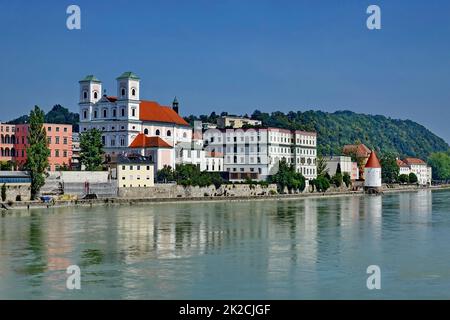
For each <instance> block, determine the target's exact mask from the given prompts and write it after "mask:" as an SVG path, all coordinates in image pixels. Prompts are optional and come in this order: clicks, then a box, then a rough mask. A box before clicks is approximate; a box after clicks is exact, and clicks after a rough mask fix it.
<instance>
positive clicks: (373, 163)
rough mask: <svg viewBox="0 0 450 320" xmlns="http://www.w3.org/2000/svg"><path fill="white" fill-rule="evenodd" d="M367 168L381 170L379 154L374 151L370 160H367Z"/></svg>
mask: <svg viewBox="0 0 450 320" xmlns="http://www.w3.org/2000/svg"><path fill="white" fill-rule="evenodd" d="M366 168H381V165H380V161H378V157H377V154H376V153H375V151H372V153H371V154H370V157H369V160H367V163H366Z"/></svg>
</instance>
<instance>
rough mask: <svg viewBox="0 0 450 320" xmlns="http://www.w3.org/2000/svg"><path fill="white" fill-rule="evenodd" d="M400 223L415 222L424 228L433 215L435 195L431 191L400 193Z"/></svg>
mask: <svg viewBox="0 0 450 320" xmlns="http://www.w3.org/2000/svg"><path fill="white" fill-rule="evenodd" d="M398 197H399V200H398V201H399V209H400V210H399V211H400V222H415V223H419V224H420V225H422V226H424V224H425V223H427V222H428V221H429V219H430V217H431V215H432V210H433V204H432V201H433V193H432V191H431V190H419V191H417V192H402V193H399V195H398Z"/></svg>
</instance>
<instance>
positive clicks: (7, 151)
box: [5, 148, 9, 157]
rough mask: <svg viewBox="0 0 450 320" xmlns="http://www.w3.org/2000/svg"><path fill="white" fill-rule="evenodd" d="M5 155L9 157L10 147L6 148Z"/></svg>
mask: <svg viewBox="0 0 450 320" xmlns="http://www.w3.org/2000/svg"><path fill="white" fill-rule="evenodd" d="M5 157H9V149H8V148H6V149H5Z"/></svg>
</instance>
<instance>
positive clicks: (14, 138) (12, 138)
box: [11, 135, 16, 144]
mask: <svg viewBox="0 0 450 320" xmlns="http://www.w3.org/2000/svg"><path fill="white" fill-rule="evenodd" d="M11 143H12V144H15V143H16V136H15V135H12V136H11Z"/></svg>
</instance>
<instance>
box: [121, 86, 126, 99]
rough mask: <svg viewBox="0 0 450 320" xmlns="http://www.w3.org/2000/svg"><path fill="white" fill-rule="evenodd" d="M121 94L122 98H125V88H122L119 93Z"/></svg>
mask: <svg viewBox="0 0 450 320" xmlns="http://www.w3.org/2000/svg"><path fill="white" fill-rule="evenodd" d="M121 94H122V97H124V96H125V88H122V92H121Z"/></svg>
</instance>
